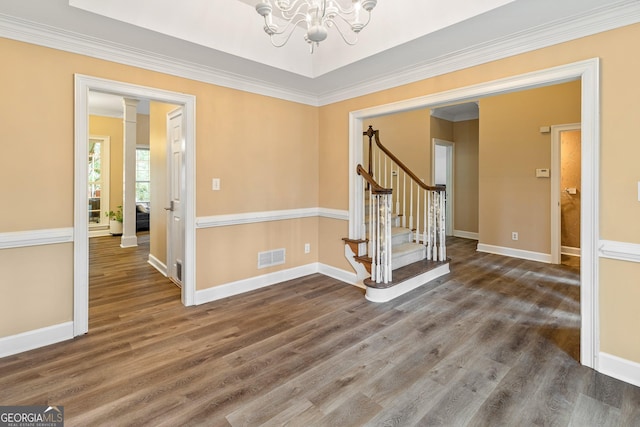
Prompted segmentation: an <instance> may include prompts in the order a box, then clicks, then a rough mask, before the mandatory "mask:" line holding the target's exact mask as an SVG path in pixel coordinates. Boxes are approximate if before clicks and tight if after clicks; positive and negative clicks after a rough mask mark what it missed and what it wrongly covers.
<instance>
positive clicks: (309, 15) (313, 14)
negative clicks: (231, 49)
mask: <svg viewBox="0 0 640 427" xmlns="http://www.w3.org/2000/svg"><path fill="white" fill-rule="evenodd" d="M377 3H378V1H377V0H262V1H260V2H259V3H258V4H257V5H256V11H257V12H258V13H259V14H260V15H261V16H262V17H263V18H264V31H265V32H266V33H267V34H268V35H269V37H270V39H271V44H273V45H274V46H276V47H282V46H284V45H285V44H287V42H288V41H289V39H290V38H291V35H292V34H293V32H294V29H295V28H296V27H297V26H299V25H301V26H306V33H305V35H304V40H305V41H306V42H307V43H309V46H310V50H311V53H313V49H314V47H316V46H318V45H319V44H320V42H321V41H323V40H324V39H326V38H327V36H328V35H329V29H330V28H335V29H336V31H337V32H338V34H340V36H341V37H342V39H343V40H344V41H345V43H347V44H349V45H354V44H356V43H357V42H358V33H359V32H360V31H361V30H362V29H363V28H364V27H366V26H367V24H369V21H370V20H371V11H372V10H373V8H374V7H375V6H376V4H377Z"/></svg>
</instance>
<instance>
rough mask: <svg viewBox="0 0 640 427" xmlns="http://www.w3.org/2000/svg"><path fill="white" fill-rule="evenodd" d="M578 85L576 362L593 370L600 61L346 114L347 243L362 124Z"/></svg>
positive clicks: (358, 193)
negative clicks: (579, 171) (439, 107)
mask: <svg viewBox="0 0 640 427" xmlns="http://www.w3.org/2000/svg"><path fill="white" fill-rule="evenodd" d="M573 80H580V81H581V83H582V85H581V111H582V116H581V127H582V209H581V226H580V228H581V230H580V236H581V237H580V238H581V245H580V246H581V254H582V258H581V263H580V282H581V286H580V314H581V328H580V362H581V363H582V364H583V365H585V366H588V367H590V368H593V369H596V370H597V369H598V355H599V351H600V331H599V325H600V321H599V302H598V293H599V292H598V285H599V282H598V274H599V270H598V267H599V266H598V243H599V239H600V213H599V206H600V185H599V184H600V59H599V58H592V59H587V60H584V61H579V62H574V63H571V64H566V65H561V66H558V67H553V68H548V69H544V70H539V71H534V72H531V73H526V74H521V75H516V76H511V77H506V78H503V79H499V80H493V81H490V82H486V83H480V84H477V85H473V86H467V87H462V88H458V89H452V90H449V91H446V92H439V93H434V94H430V95H425V96H421V97H418V98H412V99H408V100H404V101H399V102H394V103H391V104H385V105H379V106H375V107H370V108H365V109H362V110H357V111H352V112H350V113H349V164H348V168H349V174H348V176H349V237H350V238H358V237H359V236H360V235H359V234H358V233H359V228H360V224H359V221H358V220H357V219H358V218H362V206H361V205H362V204H361V203H356V200H362V197H363V185H362V178H361V177H360V176H358V175H357V174H356V172H355V170H356V166H357V165H358V164H361V163H362V130H363V127H364V124H363V122H364V121H365V120H367V119H369V118H373V117H378V116H382V115H387V114H392V113H399V112H403V111H412V110H417V109H421V108H429V107H434V106H437V105H442V104H451V103H456V102H465V101H472V100H473V101H476V100H478V99H479V98H483V97H486V96H492V95H498V94H502V93H508V92H515V91H518V90H523V89H533V88H536V87H542V86H548V85H552V84H559V83H566V82H569V81H573Z"/></svg>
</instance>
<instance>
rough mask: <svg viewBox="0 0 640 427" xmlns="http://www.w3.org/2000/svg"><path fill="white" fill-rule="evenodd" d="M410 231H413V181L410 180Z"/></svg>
mask: <svg viewBox="0 0 640 427" xmlns="http://www.w3.org/2000/svg"><path fill="white" fill-rule="evenodd" d="M409 230H413V181H412V180H409Z"/></svg>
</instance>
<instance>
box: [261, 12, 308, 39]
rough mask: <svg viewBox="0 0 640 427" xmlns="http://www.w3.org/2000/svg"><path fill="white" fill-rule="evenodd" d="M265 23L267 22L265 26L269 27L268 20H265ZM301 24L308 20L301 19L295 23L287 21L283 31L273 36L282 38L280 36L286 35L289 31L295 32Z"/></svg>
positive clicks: (274, 33)
mask: <svg viewBox="0 0 640 427" xmlns="http://www.w3.org/2000/svg"><path fill="white" fill-rule="evenodd" d="M264 22H265V25H268V21H267V18H265V21H264ZM301 22H307V20H306V18H304V17H303V18H300V19H298V20H297V21H295V22H293V21H287V25H286V26H285V27H284V28H283V29H282V30H281V31H273V33H272V35H276V36H280V35H282V34H284V33H286V32H287V31H289V29H291V30H290V31H291V32H293V30H294V29H295V27H296V26H297V25H298V24H299V23H301ZM287 39H288V37H287Z"/></svg>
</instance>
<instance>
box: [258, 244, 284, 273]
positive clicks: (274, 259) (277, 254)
mask: <svg viewBox="0 0 640 427" xmlns="http://www.w3.org/2000/svg"><path fill="white" fill-rule="evenodd" d="M280 264H284V248H282V249H274V250H272V251H266V252H258V268H265V267H271V266H274V265H280Z"/></svg>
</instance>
